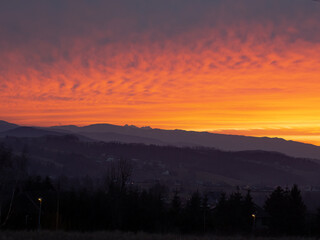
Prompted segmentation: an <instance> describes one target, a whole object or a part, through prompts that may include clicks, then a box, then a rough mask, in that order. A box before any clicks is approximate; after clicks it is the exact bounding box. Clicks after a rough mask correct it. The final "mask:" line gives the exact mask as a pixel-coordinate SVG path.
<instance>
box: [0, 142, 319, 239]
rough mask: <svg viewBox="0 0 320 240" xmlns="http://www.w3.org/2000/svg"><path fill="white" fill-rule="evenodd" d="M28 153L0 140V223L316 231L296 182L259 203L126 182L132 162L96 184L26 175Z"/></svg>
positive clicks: (235, 196)
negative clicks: (1, 144)
mask: <svg viewBox="0 0 320 240" xmlns="http://www.w3.org/2000/svg"><path fill="white" fill-rule="evenodd" d="M25 165H26V157H25V156H24V154H23V153H22V155H21V156H14V155H12V154H11V153H10V151H9V150H7V149H5V148H3V147H0V174H1V185H0V187H1V188H0V210H1V211H0V226H1V229H5V230H8V229H9V230H38V229H48V230H66V231H101V230H121V231H132V232H138V231H144V232H151V233H169V232H170V233H183V234H189V233H190V234H203V233H212V234H221V235H230V234H244V235H249V234H261V235H311V234H313V235H316V234H319V229H320V214H319V213H318V215H315V216H314V217H310V216H309V215H308V214H307V210H306V206H305V204H304V203H303V200H302V197H301V194H300V191H299V189H298V187H297V186H293V187H292V188H291V189H282V188H280V187H278V188H277V189H275V190H274V191H273V192H272V193H271V194H270V195H269V196H268V198H267V200H266V202H265V204H264V206H263V207H262V208H260V207H258V206H257V205H255V204H254V202H253V200H252V197H251V194H250V191H248V192H247V193H246V194H244V195H243V194H242V193H241V192H240V191H236V192H234V193H232V194H229V195H227V194H221V196H220V198H219V199H218V200H217V201H216V202H215V201H213V202H212V199H210V194H205V193H200V192H194V193H193V194H192V195H190V196H189V197H188V198H185V197H182V196H180V194H179V192H177V191H176V192H174V193H173V194H170V192H168V190H167V188H166V187H165V186H163V185H160V184H156V185H154V186H152V187H150V188H149V189H139V188H137V187H134V186H133V185H131V184H130V181H129V180H130V174H131V167H130V165H129V164H128V162H126V161H125V160H120V161H118V162H116V163H115V164H114V165H113V166H111V167H110V169H109V172H108V173H106V177H105V178H104V179H103V181H102V180H101V181H100V182H99V183H98V184H89V183H90V182H91V183H92V181H91V180H90V179H84V180H83V182H86V184H83V183H81V184H80V185H75V184H70V183H68V179H67V178H60V179H55V180H52V179H50V178H49V177H45V178H43V177H39V176H28V175H27V174H26V172H25Z"/></svg>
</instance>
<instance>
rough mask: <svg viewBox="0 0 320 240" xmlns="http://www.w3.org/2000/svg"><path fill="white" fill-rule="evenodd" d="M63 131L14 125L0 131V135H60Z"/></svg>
mask: <svg viewBox="0 0 320 240" xmlns="http://www.w3.org/2000/svg"><path fill="white" fill-rule="evenodd" d="M62 134H63V133H60V132H55V131H48V130H43V129H39V128H35V127H16V128H13V129H10V130H8V131H4V132H0V136H13V137H42V136H46V135H62Z"/></svg>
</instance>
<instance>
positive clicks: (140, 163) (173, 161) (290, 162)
mask: <svg viewBox="0 0 320 240" xmlns="http://www.w3.org/2000/svg"><path fill="white" fill-rule="evenodd" d="M1 142H2V143H3V144H5V145H6V146H8V147H10V148H12V149H13V151H14V152H15V153H17V154H19V153H21V151H22V149H24V147H25V146H27V149H28V158H29V164H30V166H31V167H30V171H31V172H34V173H37V174H41V175H50V176H58V175H66V176H70V177H72V176H74V177H76V176H86V175H89V176H91V177H99V176H103V175H104V174H106V173H107V172H108V171H107V169H108V167H109V166H110V164H112V163H113V162H116V161H118V159H120V158H124V159H127V160H128V161H129V162H130V163H131V164H132V165H133V168H134V172H133V178H132V180H133V181H134V182H139V183H146V182H149V183H150V182H156V181H161V182H164V183H166V184H168V186H172V187H174V186H175V184H177V183H179V184H182V185H184V186H186V187H188V188H189V187H190V188H191V187H192V188H194V189H196V188H198V187H199V186H200V187H203V186H236V185H247V184H249V185H260V186H267V185H268V186H275V185H278V184H281V185H290V184H293V183H297V184H299V185H320V179H319V174H320V164H319V163H317V162H314V161H312V160H310V159H305V158H294V157H289V156H286V155H284V154H280V153H275V152H266V151H241V152H226V151H220V150H217V149H214V148H204V147H196V148H190V147H183V148H182V147H174V146H156V145H144V144H124V143H111V142H109V143H105V142H84V141H81V140H80V139H79V138H78V137H76V136H74V135H64V136H59V135H50V136H43V137H33V138H20V137H6V138H2V139H1V138H0V143H1Z"/></svg>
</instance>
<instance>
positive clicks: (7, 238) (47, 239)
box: [0, 231, 318, 240]
mask: <svg viewBox="0 0 320 240" xmlns="http://www.w3.org/2000/svg"><path fill="white" fill-rule="evenodd" d="M20 239H21V240H38V239H39V240H182V239H183V240H210V239H215V240H236V239H253V237H242V236H238V237H237V236H232V237H217V236H200V237H199V236H183V235H182V236H180V235H159V234H157V235H156V234H147V233H136V234H135V233H121V232H95V233H79V232H49V231H42V232H0V240H20ZM254 239H262V240H271V239H277V240H281V239H282V240H289V239H296V240H300V239H301V240H302V239H303V240H307V239H309V240H312V239H318V238H306V237H281V238H279V237H275V238H262V237H256V238H254Z"/></svg>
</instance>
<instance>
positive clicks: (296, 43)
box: [0, 6, 320, 144]
mask: <svg viewBox="0 0 320 240" xmlns="http://www.w3.org/2000/svg"><path fill="white" fill-rule="evenodd" d="M221 8H223V6H222V7H221ZM183 16H184V15H183ZM124 17H125V16H124ZM255 18H257V19H258V21H252V20H249V19H248V18H245V19H240V20H239V21H235V20H232V21H231V20H230V21H231V22H226V23H223V22H222V23H221V22H214V24H213V26H210V24H204V25H203V26H202V27H200V26H201V24H200V25H199V26H197V27H194V26H191V27H190V26H188V28H187V29H185V30H181V31H180V30H179V31H178V33H171V31H168V32H166V31H163V32H161V31H158V30H154V29H152V28H149V27H148V28H146V29H143V31H142V32H137V30H136V31H135V32H133V31H132V32H129V33H128V34H127V35H124V36H125V37H121V36H122V33H118V30H117V29H115V28H116V26H124V25H125V24H126V23H129V22H130V20H132V21H133V23H132V26H131V27H137V26H138V25H137V24H138V23H137V18H136V17H135V16H131V15H130V14H129V15H128V19H118V18H113V19H111V20H108V24H107V25H108V26H107V27H105V26H104V27H103V28H102V29H99V28H93V29H91V30H90V35H89V34H79V35H78V34H73V35H72V36H69V35H62V36H61V38H60V39H59V41H58V43H59V44H58V45H59V46H57V45H56V43H54V41H53V40H52V42H50V41H41V39H40V40H39V39H38V38H37V39H36V40H33V41H31V43H29V42H26V43H21V44H17V47H16V48H15V47H12V46H11V45H10V44H9V42H6V44H7V45H8V47H7V48H6V49H2V50H1V53H2V56H3V57H2V59H1V60H0V73H1V75H0V101H1V106H0V112H1V118H3V119H4V120H8V121H13V122H15V123H20V124H28V125H42V126H47V125H55V124H80V125H85V124H90V123H96V122H108V123H113V124H126V123H128V124H135V125H138V126H145V125H150V126H152V127H159V128H169V129H174V128H182V129H189V130H208V131H221V132H223V133H236V134H237V133H241V134H245V135H255V136H262V135H264V134H266V135H268V136H285V137H286V138H288V139H291V138H292V139H298V140H299V139H301V136H308V137H306V138H305V139H303V141H307V142H308V141H309V140H310V141H309V142H313V143H317V144H320V140H319V141H318V140H314V139H316V138H317V139H318V135H317V134H318V133H315V134H311V133H312V132H314V131H313V130H315V129H317V124H318V123H319V119H320V110H319V108H318V106H319V102H320V96H319V89H320V82H319V77H320V43H319V41H314V39H317V38H319V37H320V36H319V35H320V34H316V33H312V34H311V32H312V31H311V30H310V29H312V28H314V29H318V27H317V26H318V23H317V21H316V20H315V19H314V16H313V15H312V14H311V16H307V15H306V14H300V15H299V14H298V15H297V19H298V20H301V19H303V20H302V23H304V24H307V27H306V29H308V31H307V32H306V36H303V34H304V33H303V32H302V30H301V29H302V25H301V24H302V23H300V22H298V21H294V20H292V19H291V22H290V21H289V20H290V19H289V20H286V19H284V18H281V17H279V16H278V18H279V19H280V20H281V21H280V22H279V23H278V24H276V23H275V22H273V21H271V20H270V19H267V18H264V19H262V20H261V19H260V20H259V16H255ZM75 19H77V18H75ZM206 19H207V20H208V21H209V20H210V19H211V17H210V14H205V16H204V17H203V19H202V20H201V21H202V22H205V20H206ZM236 20H237V19H236ZM154 21H156V20H154ZM177 21H178V20H177ZM210 21H211V20H210ZM123 22H124V23H123ZM211 22H212V21H211ZM112 23H114V26H113V25H112ZM179 24H180V23H179ZM179 24H177V25H176V27H177V26H180V25H179ZM111 26H113V29H112V30H110V28H111ZM160 26H161V27H163V26H162V25H159V27H160ZM165 26H167V25H165ZM84 28H85V29H87V27H86V26H85V27H84ZM163 28H164V27H163ZM181 28H183V24H181ZM127 29H128V28H127V27H126V28H125V29H124V30H127ZM177 29H178V28H177ZM88 31H89V30H86V33H89V32H88ZM128 31H129V30H128ZM114 35H116V36H118V35H119V36H118V37H119V38H120V40H119V41H114V40H112V36H114ZM309 35H310V36H309ZM50 36H51V35H50ZM52 38H53V39H55V37H54V36H52ZM286 128H290V129H295V128H296V129H299V130H298V133H299V134H297V132H294V134H288V133H287V132H285V131H284V130H283V129H286ZM223 129H244V130H241V131H238V130H237V131H230V130H223ZM246 129H249V130H246ZM250 129H262V130H250ZM269 129H272V130H269ZM293 131H294V130H293ZM308 139H309V140H308Z"/></svg>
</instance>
